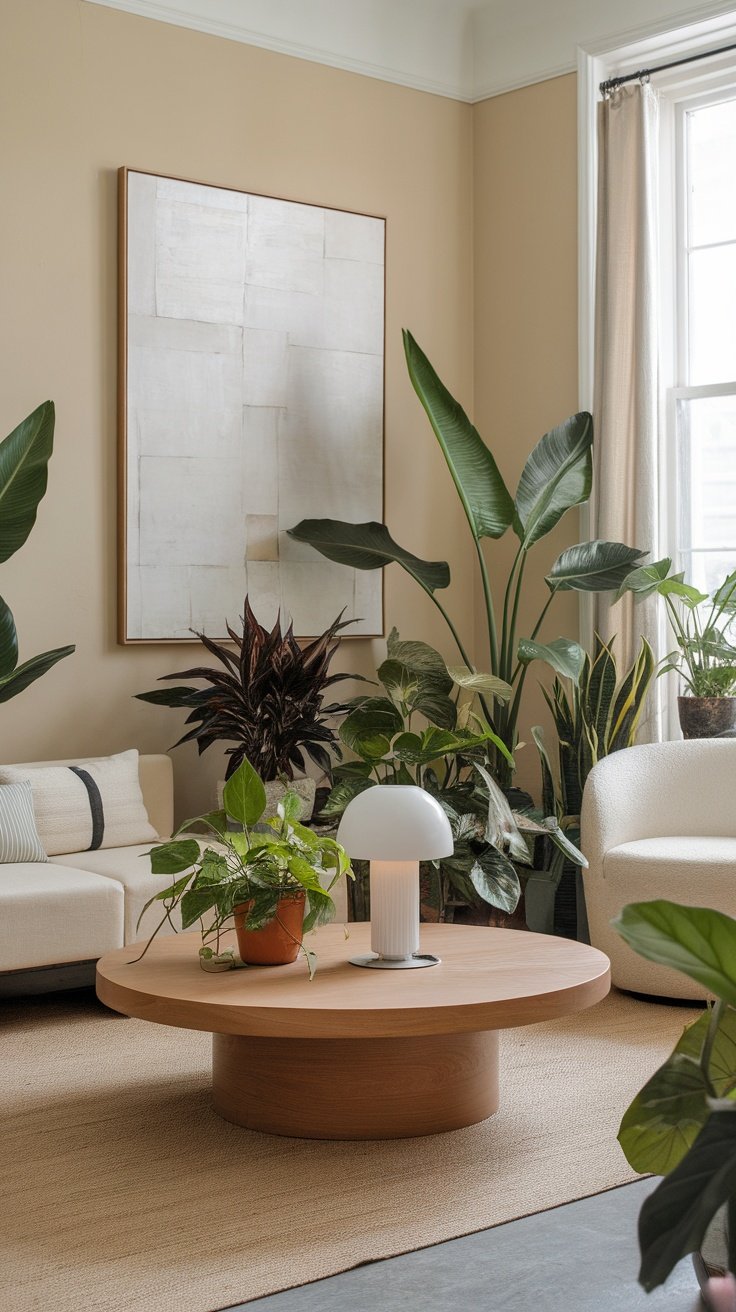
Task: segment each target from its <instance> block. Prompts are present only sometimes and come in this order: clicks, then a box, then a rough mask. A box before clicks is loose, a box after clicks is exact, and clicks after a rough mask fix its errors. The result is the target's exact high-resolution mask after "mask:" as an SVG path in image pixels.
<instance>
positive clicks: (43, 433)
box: [0, 401, 74, 702]
mask: <svg viewBox="0 0 736 1312" xmlns="http://www.w3.org/2000/svg"><path fill="white" fill-rule="evenodd" d="M53 446H54V405H53V402H52V401H44V403H43V405H40V406H39V407H38V409H36V410H34V411H33V413H32V414H30V415H29V416H28V418H27V419H24V420H23V422H22V423H20V424H18V427H17V428H14V429H13V431H12V433H9V434H8V436H7V437H6V438H5V439H4V441H2V442H0V564H2V563H3V562H4V561H6V560H9V559H10V557H11V556H13V555H15V553H16V551H18V549H19V548H20V547H22V546H23V543H24V542H25V540H26V538H27V537H28V535H29V533H30V531H31V529H32V528H33V525H34V524H35V522H36V512H37V510H38V505H39V502H40V501H41V499H42V497H43V495H44V493H45V491H46V486H47V483H48V464H49V460H50V458H51V453H52V451H53ZM73 651H74V647H73V646H68V647H56V648H55V649H54V650H53V651H46V652H43V653H42V655H40V656H33V657H31V659H30V660H28V661H24V662H23V664H22V665H19V664H18V635H17V633H16V630H15V620H14V619H13V615H12V612H11V610H10V607H9V606H8V604H7V602H6V601H4V600H3V598H2V597H0V702H8V701H10V699H11V697H17V696H18V693H20V692H23V690H24V689H25V688H27V687H28V685H29V684H31V683H34V682H35V680H36V679H40V677H41V675H42V674H45V673H46V671H47V670H50V669H51V667H52V666H53V665H56V662H57V661H60V660H63V658H64V657H65V656H70V655H71V653H72V652H73Z"/></svg>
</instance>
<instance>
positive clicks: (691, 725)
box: [677, 697, 736, 738]
mask: <svg viewBox="0 0 736 1312" xmlns="http://www.w3.org/2000/svg"><path fill="white" fill-rule="evenodd" d="M677 711H678V714H679V717H680V728H681V729H682V736H683V738H717V737H718V735H719V734H721V733H725V732H726V730H727V729H733V727H734V724H736V697H678V698H677Z"/></svg>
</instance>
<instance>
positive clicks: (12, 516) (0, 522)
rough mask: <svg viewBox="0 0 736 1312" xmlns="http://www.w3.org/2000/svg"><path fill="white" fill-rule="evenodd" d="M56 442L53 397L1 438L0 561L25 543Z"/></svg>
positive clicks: (43, 489) (41, 494) (44, 487)
mask: <svg viewBox="0 0 736 1312" xmlns="http://www.w3.org/2000/svg"><path fill="white" fill-rule="evenodd" d="M53 446H54V403H53V401H44V402H43V405H40V406H38V408H37V409H36V410H34V411H33V414H30V415H29V416H28V418H27V419H24V420H23V422H22V423H20V424H18V427H17V428H14V429H13V431H12V433H9V434H8V436H7V437H6V438H5V439H4V441H2V442H0V563H2V562H3V561H5V560H8V558H9V557H10V556H12V555H13V554H14V552H16V551H17V550H18V548H19V547H22V546H23V543H24V542H25V540H26V538H27V537H28V534H29V533H30V531H31V529H32V528H33V525H34V524H35V522H36V511H37V510H38V503H39V501H40V500H41V498H42V497H43V494H44V492H45V491H46V484H47V482H48V463H49V458H50V456H51V452H52V450H53Z"/></svg>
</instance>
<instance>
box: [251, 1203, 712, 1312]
mask: <svg viewBox="0 0 736 1312" xmlns="http://www.w3.org/2000/svg"><path fill="white" fill-rule="evenodd" d="M654 1183H655V1182H653V1181H651V1180H645V1181H641V1182H637V1183H636V1184H631V1185H626V1186H624V1187H623V1188H621V1189H612V1190H610V1192H609V1193H605V1194H598V1195H597V1196H596V1197H595V1198H587V1199H582V1200H581V1201H580V1202H577V1203H568V1204H567V1205H566V1206H565V1207H557V1208H555V1209H554V1210H553V1211H551V1212H540V1213H538V1214H537V1215H536V1216H528V1217H524V1218H523V1219H522V1220H520V1221H511V1222H509V1223H508V1224H507V1225H500V1226H496V1228H495V1229H493V1230H485V1231H481V1232H480V1233H479V1234H476V1235H468V1236H467V1237H466V1238H464V1239H452V1240H450V1241H448V1242H447V1243H445V1244H436V1245H435V1246H434V1247H433V1248H424V1249H421V1250H420V1251H419V1252H416V1253H407V1254H406V1255H405V1256H404V1257H394V1258H390V1259H389V1260H387V1261H385V1262H374V1263H371V1264H369V1265H368V1266H360V1267H356V1268H355V1269H354V1270H352V1271H346V1272H344V1274H342V1275H338V1276H332V1277H331V1278H330V1279H329V1280H320V1281H317V1282H316V1283H315V1284H311V1285H302V1286H301V1288H299V1289H291V1290H287V1291H286V1292H285V1293H283V1294H273V1295H271V1297H269V1298H259V1299H256V1300H255V1301H254V1302H250V1303H247V1304H240V1305H239V1306H240V1307H241V1308H244V1309H247V1312H365V1309H367V1308H375V1309H376V1310H377V1312H406V1309H407V1307H408V1306H409V1305H410V1304H411V1305H413V1306H414V1307H416V1308H418V1309H420V1312H476V1310H477V1312H638V1310H639V1309H641V1312H645V1309H646V1312H664V1309H666V1312H700V1309H701V1303H700V1299H699V1297H698V1285H697V1281H696V1279H695V1274H694V1272H693V1268H692V1264H691V1263H690V1261H689V1260H687V1261H685V1262H682V1263H680V1265H679V1266H678V1267H677V1268H676V1270H675V1271H674V1272H673V1274H672V1275H671V1276H670V1279H669V1280H668V1282H667V1285H666V1286H665V1288H664V1289H658V1290H656V1291H655V1292H654V1293H653V1294H645V1293H644V1292H643V1291H642V1290H641V1289H640V1288H639V1286H638V1284H637V1282H636V1271H637V1259H638V1247H637V1241H636V1218H637V1214H638V1211H639V1208H640V1206H641V1203H642V1201H643V1199H644V1198H645V1196H646V1194H647V1193H648V1192H650V1190H651V1189H653V1188H654ZM317 1241H318V1240H317ZM294 1274H295V1275H298V1273H296V1272H295V1273H294ZM233 1312H238V1309H237V1308H236V1309H233Z"/></svg>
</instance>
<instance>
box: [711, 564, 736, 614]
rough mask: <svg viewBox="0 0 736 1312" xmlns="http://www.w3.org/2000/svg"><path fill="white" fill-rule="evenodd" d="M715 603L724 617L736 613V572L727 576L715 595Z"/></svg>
mask: <svg viewBox="0 0 736 1312" xmlns="http://www.w3.org/2000/svg"><path fill="white" fill-rule="evenodd" d="M713 601H714V602H715V604H716V606H717V607H718V610H719V612H720V613H721V614H723V615H733V614H734V612H736V570H734V571H733V573H731V574H727V575H726V577H725V579H724V580H723V582H722V584H721V586H720V587H719V588H716V590H715V592H714V593H713Z"/></svg>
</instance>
